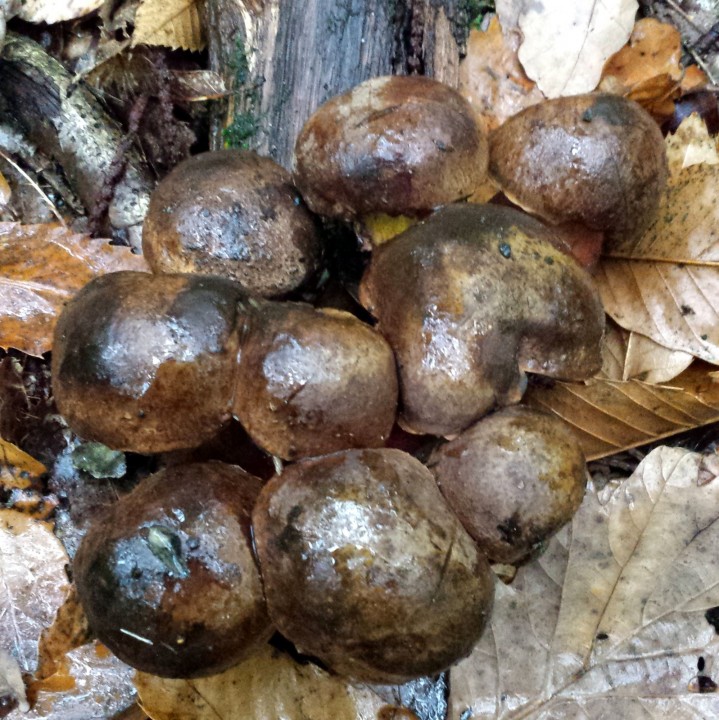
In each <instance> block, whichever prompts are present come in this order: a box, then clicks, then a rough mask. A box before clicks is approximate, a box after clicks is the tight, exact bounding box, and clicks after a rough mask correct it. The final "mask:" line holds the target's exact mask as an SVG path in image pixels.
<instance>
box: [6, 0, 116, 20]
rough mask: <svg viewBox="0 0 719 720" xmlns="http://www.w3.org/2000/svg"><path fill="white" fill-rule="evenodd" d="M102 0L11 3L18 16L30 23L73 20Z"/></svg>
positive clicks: (45, 0) (22, 1) (101, 2)
mask: <svg viewBox="0 0 719 720" xmlns="http://www.w3.org/2000/svg"><path fill="white" fill-rule="evenodd" d="M103 2H104V0H18V1H17V2H15V3H12V4H11V8H12V9H14V10H15V12H16V13H17V15H18V17H20V18H22V19H23V20H27V21H28V22H32V23H40V22H43V23H56V22H61V21H63V20H74V19H75V18H79V17H82V16H83V15H87V14H88V13H91V12H92V11H93V10H97V9H98V8H99V7H100V6H101V5H102V4H103Z"/></svg>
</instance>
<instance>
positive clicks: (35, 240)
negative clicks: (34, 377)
mask: <svg viewBox="0 0 719 720" xmlns="http://www.w3.org/2000/svg"><path fill="white" fill-rule="evenodd" d="M118 270H144V271H147V270H148V267H147V263H146V262H145V259H144V258H143V257H141V256H138V255H133V254H132V253H131V252H130V249H129V248H126V247H117V246H113V245H110V244H108V242H107V241H106V240H93V239H90V238H89V237H87V236H86V235H76V234H73V233H71V232H69V231H68V230H66V229H64V228H62V227H61V226H60V225H54V224H48V225H25V226H23V225H20V224H18V223H0V347H2V348H9V347H14V348H17V349H18V350H22V351H23V352H25V353H27V354H28V355H35V356H38V357H39V356H41V355H42V354H43V353H45V352H47V351H48V350H50V349H51V347H52V333H53V329H54V327H55V322H56V319H57V316H58V315H59V313H60V311H61V310H62V306H63V304H64V303H65V302H67V301H68V300H69V299H70V298H71V297H72V296H73V295H74V294H75V293H76V292H77V291H78V290H80V288H82V287H83V285H85V284H86V283H88V282H89V281H90V280H92V279H93V278H94V277H96V276H98V275H104V274H105V273H109V272H115V271H118Z"/></svg>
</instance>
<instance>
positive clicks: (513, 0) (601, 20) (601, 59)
mask: <svg viewBox="0 0 719 720" xmlns="http://www.w3.org/2000/svg"><path fill="white" fill-rule="evenodd" d="M496 5H497V11H498V12H499V15H500V18H504V17H508V18H509V17H512V16H515V13H516V17H517V22H518V25H519V29H520V30H521V31H522V35H523V36H524V41H523V42H522V44H521V46H520V48H519V60H520V62H521V63H522V66H523V67H524V70H525V72H526V73H527V75H528V76H529V77H530V78H531V79H532V80H534V81H535V82H536V83H537V86H538V87H539V89H540V90H541V91H542V92H543V93H544V94H545V95H546V96H547V97H549V98H555V97H560V96H563V95H575V94H577V93H584V92H590V91H591V90H594V88H596V87H597V84H598V83H599V79H600V77H601V74H602V68H603V67H604V63H605V62H606V60H607V58H609V57H610V56H611V55H612V54H614V53H615V52H617V50H619V48H621V47H622V45H624V44H625V43H626V42H627V40H628V38H629V35H630V34H631V32H632V28H633V26H634V18H635V16H636V13H637V9H638V3H637V0H604V2H601V3H598V2H596V0H575V1H574V2H566V0H542V2H541V3H540V2H536V1H535V0H497V3H496ZM506 5H513V6H519V7H518V8H515V9H509V8H507V7H505V6H506ZM507 27H508V26H506V25H505V28H507Z"/></svg>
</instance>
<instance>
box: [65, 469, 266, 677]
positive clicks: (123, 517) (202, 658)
mask: <svg viewBox="0 0 719 720" xmlns="http://www.w3.org/2000/svg"><path fill="white" fill-rule="evenodd" d="M260 488H261V482H260V480H259V479H258V478H255V477H253V476H252V475H248V474H247V473H245V472H244V471H243V470H241V469H240V468H237V467H233V466H230V465H223V464H222V463H204V464H195V465H185V466H181V467H180V466H176V467H173V468H170V469H168V470H163V471H160V472H159V473H156V474H155V475H153V476H151V477H149V478H146V479H145V480H143V481H142V482H141V483H140V484H139V485H138V486H137V488H136V489H135V490H134V491H133V492H132V493H130V494H129V495H127V496H125V497H124V498H122V499H121V500H119V501H118V502H116V503H115V504H114V505H112V506H111V507H110V508H108V509H107V511H106V512H105V514H104V515H103V516H101V517H99V518H98V519H97V520H96V522H95V523H94V524H93V526H92V527H91V529H90V530H89V532H88V533H87V535H86V536H85V538H84V539H83V541H82V543H81V544H80V548H79V549H78V552H77V555H76V557H75V561H74V564H73V571H74V578H75V583H76V585H77V590H78V595H79V597H80V600H81V602H82V605H83V608H84V609H85V612H86V614H87V618H88V621H89V624H90V627H91V629H92V630H93V632H95V633H96V635H97V637H98V638H99V639H100V640H101V641H102V642H103V643H105V645H107V646H108V647H109V648H110V650H112V652H114V653H115V654H116V655H117V656H118V657H119V658H120V659H122V660H124V661H125V662H127V663H128V664H130V665H132V666H133V667H135V668H138V669H140V670H143V671H144V672H149V673H152V674H154V675H160V676H162V677H197V676H200V675H210V674H213V673H216V672H220V671H222V670H224V669H225V668H228V667H230V666H232V665H234V664H235V663H237V662H238V661H240V660H241V659H242V658H243V657H244V656H245V655H246V654H247V652H248V650H251V649H252V648H255V647H256V646H257V645H259V644H260V643H263V642H266V641H267V640H268V639H269V637H270V635H271V634H272V628H271V625H270V622H269V618H268V616H267V609H266V606H265V601H264V593H263V590H262V583H261V580H260V573H259V570H258V568H257V564H256V561H255V558H254V555H253V552H252V538H251V529H250V520H251V511H252V506H253V505H254V502H255V499H256V498H257V494H258V493H259V491H260Z"/></svg>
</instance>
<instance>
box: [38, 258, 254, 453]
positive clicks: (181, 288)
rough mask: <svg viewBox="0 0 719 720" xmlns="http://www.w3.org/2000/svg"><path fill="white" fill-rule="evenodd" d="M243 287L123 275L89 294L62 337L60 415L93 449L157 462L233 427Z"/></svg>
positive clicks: (56, 377)
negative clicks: (98, 446)
mask: <svg viewBox="0 0 719 720" xmlns="http://www.w3.org/2000/svg"><path fill="white" fill-rule="evenodd" d="M243 297H244V296H243V294H242V292H241V289H240V288H239V286H238V285H237V284H236V283H233V282H232V281H230V280H223V279H221V278H216V277H201V276H191V275H151V274H149V273H137V272H119V273H112V274H109V275H103V276H102V277H99V278H97V279H95V280H93V281H92V282H90V283H89V284H88V285H86V286H85V287H84V288H83V289H82V290H81V291H80V292H79V293H78V294H77V295H76V296H75V297H74V298H73V299H72V300H71V301H70V302H69V303H68V304H67V305H66V306H65V309H64V310H63V313H62V315H61V316H60V319H59V320H58V323H57V327H56V329H55V340H54V344H53V358H52V377H53V391H54V394H55V399H56V400H57V405H58V408H59V410H60V412H61V413H62V415H63V417H64V418H65V419H66V420H67V422H68V424H69V425H70V427H71V428H72V429H73V430H74V431H75V432H77V433H78V434H79V435H80V436H82V437H83V438H85V439H87V440H97V441H99V442H102V443H104V444H105V445H108V446H109V447H112V448H115V449H118V450H131V451H133V452H139V453H154V452H162V451H165V450H174V449H177V448H183V447H194V446H196V445H199V444H200V443H202V442H203V441H205V440H207V439H209V438H211V437H212V436H213V435H214V434H215V433H216V432H217V431H218V430H219V429H220V427H221V426H222V424H223V423H224V422H225V421H226V420H228V419H229V418H230V401H231V398H232V391H233V388H234V384H233V377H234V369H235V363H236V356H237V348H238V339H237V333H236V332H234V330H235V327H236V325H237V317H238V312H240V310H239V305H238V304H239V303H241V301H242V298H243Z"/></svg>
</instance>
